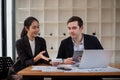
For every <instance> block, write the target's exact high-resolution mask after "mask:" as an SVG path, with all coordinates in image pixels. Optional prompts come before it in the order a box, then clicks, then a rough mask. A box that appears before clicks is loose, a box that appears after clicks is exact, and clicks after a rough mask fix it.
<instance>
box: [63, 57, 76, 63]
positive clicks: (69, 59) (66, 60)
mask: <svg viewBox="0 0 120 80" xmlns="http://www.w3.org/2000/svg"><path fill="white" fill-rule="evenodd" d="M63 63H64V64H75V61H73V58H67V59H64V61H63Z"/></svg>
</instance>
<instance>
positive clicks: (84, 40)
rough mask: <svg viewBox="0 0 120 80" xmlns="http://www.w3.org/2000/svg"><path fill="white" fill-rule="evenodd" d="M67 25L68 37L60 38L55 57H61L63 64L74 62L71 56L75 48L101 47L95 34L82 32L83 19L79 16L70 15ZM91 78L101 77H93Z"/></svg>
mask: <svg viewBox="0 0 120 80" xmlns="http://www.w3.org/2000/svg"><path fill="white" fill-rule="evenodd" d="M67 27H68V32H69V35H70V37H68V38H66V39H64V40H62V42H61V44H60V47H59V50H58V55H57V58H62V59H63V63H64V64H75V61H74V60H73V58H72V56H73V53H74V51H76V50H84V49H103V47H102V45H101V44H100V42H99V40H98V39H97V38H96V37H95V36H92V35H88V34H83V32H82V31H83V20H82V19H81V18H80V17H78V16H72V17H71V18H70V19H69V20H68V22H67ZM75 79H76V78H75ZM83 79H84V78H83ZM85 79H86V78H85ZM88 79H89V78H88ZM93 80H101V79H100V78H96V77H95V78H94V79H93Z"/></svg>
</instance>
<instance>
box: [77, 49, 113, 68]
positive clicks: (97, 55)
mask: <svg viewBox="0 0 120 80" xmlns="http://www.w3.org/2000/svg"><path fill="white" fill-rule="evenodd" d="M112 55H113V50H84V51H83V55H82V58H81V60H80V62H79V68H84V69H91V68H105V67H108V66H109V63H110V61H111V58H112Z"/></svg>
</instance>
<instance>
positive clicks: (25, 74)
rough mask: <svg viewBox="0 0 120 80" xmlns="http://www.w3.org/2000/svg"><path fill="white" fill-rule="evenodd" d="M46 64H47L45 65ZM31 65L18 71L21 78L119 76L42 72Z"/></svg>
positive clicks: (105, 73) (116, 65)
mask: <svg viewBox="0 0 120 80" xmlns="http://www.w3.org/2000/svg"><path fill="white" fill-rule="evenodd" d="M46 66H47V65H46ZM110 66H112V67H115V68H119V69H120V64H111V65H110ZM31 69H32V66H29V67H27V68H25V69H23V70H21V71H19V72H18V74H19V75H22V76H23V78H26V77H80V76H83V77H84V76H89V77H94V76H99V77H102V78H113V77H114V78H120V72H61V71H60V72H58V71H57V72H42V71H41V70H38V71H36V70H31Z"/></svg>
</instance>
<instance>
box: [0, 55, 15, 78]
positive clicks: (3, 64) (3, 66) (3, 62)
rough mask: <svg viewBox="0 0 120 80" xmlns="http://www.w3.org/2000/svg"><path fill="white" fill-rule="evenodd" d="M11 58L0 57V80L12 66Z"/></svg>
mask: <svg viewBox="0 0 120 80" xmlns="http://www.w3.org/2000/svg"><path fill="white" fill-rule="evenodd" d="M13 63H14V62H13V60H12V59H11V57H0V75H1V76H0V79H3V78H6V77H7V75H8V70H9V67H10V66H12V65H13Z"/></svg>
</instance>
